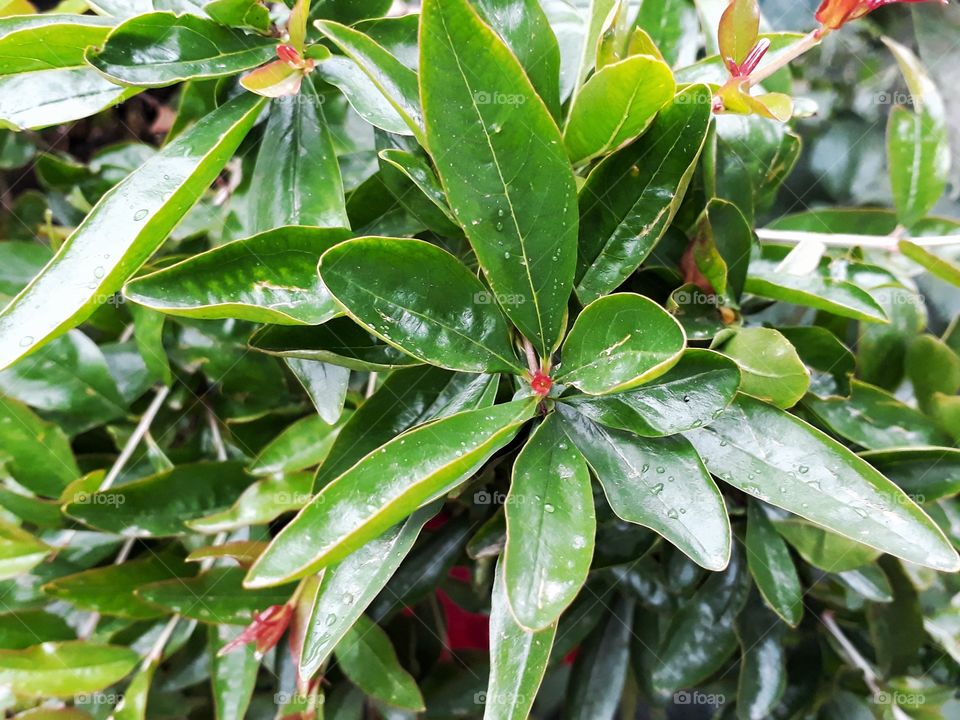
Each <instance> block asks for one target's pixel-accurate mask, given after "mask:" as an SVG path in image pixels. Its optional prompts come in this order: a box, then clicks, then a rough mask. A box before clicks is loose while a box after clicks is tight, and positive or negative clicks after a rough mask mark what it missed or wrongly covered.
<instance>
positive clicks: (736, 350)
mask: <svg viewBox="0 0 960 720" xmlns="http://www.w3.org/2000/svg"><path fill="white" fill-rule="evenodd" d="M722 350H723V354H724V355H726V356H727V357H730V358H733V359H734V360H736V362H737V365H739V366H740V372H741V373H742V375H743V380H742V382H741V383H740V389H741V390H742V391H743V392H745V393H747V394H748V395H753V396H754V397H756V398H760V399H761V400H765V401H766V402H769V403H771V404H773V405H776V406H777V407H779V408H784V409H786V408H789V407H793V406H794V405H796V404H797V403H798V402H799V401H800V398H802V397H803V396H804V394H805V393H806V392H807V388H808V387H810V372H809V371H808V370H807V368H806V367H805V366H804V364H803V361H802V360H800V356H799V355H797V351H796V349H795V348H794V347H793V345H791V344H790V341H789V340H787V339H786V338H785V337H784V336H783V335H781V334H780V333H779V332H777V331H776V330H772V329H770V328H744V329H742V330H738V331H737V334H736V335H734V336H733V337H732V338H730V340H728V341H727V342H725V343H724V344H723V346H722Z"/></svg>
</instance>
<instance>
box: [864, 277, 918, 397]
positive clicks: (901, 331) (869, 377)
mask: <svg viewBox="0 0 960 720" xmlns="http://www.w3.org/2000/svg"><path fill="white" fill-rule="evenodd" d="M870 294H871V295H872V296H873V298H874V299H875V300H876V301H877V303H878V304H879V305H880V306H881V307H882V308H883V311H884V313H886V315H887V318H888V319H889V320H890V322H889V324H885V325H881V324H878V323H861V324H860V332H859V337H858V339H857V377H858V378H859V379H860V380H863V381H864V382H867V383H870V384H871V385H876V386H878V387H880V388H883V389H884V390H889V391H893V390H896V389H897V387H899V386H900V383H901V382H902V381H903V376H904V372H905V367H904V366H905V360H906V354H907V346H908V345H909V343H910V340H912V339H913V337H914V336H915V335H917V333H919V332H921V331H922V330H923V329H924V328H925V327H926V325H927V311H926V307H925V305H924V303H923V300H922V299H921V297H920V295H919V294H918V293H917V292H915V291H913V290H908V289H907V288H905V287H901V286H900V285H892V284H884V285H881V286H880V287H876V288H874V289H872V290H871V291H870Z"/></svg>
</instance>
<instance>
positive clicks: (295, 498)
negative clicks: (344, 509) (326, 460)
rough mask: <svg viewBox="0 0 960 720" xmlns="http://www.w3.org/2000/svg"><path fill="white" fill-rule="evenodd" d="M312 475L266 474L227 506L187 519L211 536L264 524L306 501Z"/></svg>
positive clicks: (199, 530)
mask: <svg viewBox="0 0 960 720" xmlns="http://www.w3.org/2000/svg"><path fill="white" fill-rule="evenodd" d="M312 490H313V477H312V476H311V475H310V473H292V474H287V475H281V476H277V477H268V478H264V479H262V480H257V481H256V482H254V483H253V484H251V485H250V486H249V487H248V488H247V489H246V490H244V491H243V493H242V494H241V495H240V497H238V498H237V500H236V502H234V503H233V505H231V506H230V507H229V508H227V509H225V510H222V511H220V512H215V513H212V514H210V515H204V516H203V517H199V518H196V519H194V520H188V521H187V522H186V525H187V526H188V527H189V528H190V529H191V530H195V531H197V532H201V533H206V534H208V535H213V534H216V533H220V532H228V531H230V530H237V529H238V528H242V527H247V526H248V525H265V524H266V523H269V522H271V521H272V520H274V519H276V518H278V517H279V516H280V515H282V514H283V513H285V512H295V511H297V510H299V509H300V508H302V507H303V506H304V505H306V504H307V503H308V502H310V498H311V497H312V492H311V491H312Z"/></svg>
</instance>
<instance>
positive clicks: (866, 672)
mask: <svg viewBox="0 0 960 720" xmlns="http://www.w3.org/2000/svg"><path fill="white" fill-rule="evenodd" d="M820 619H821V620H822V621H823V624H824V626H826V628H827V630H829V631H830V634H831V635H832V636H833V638H834V639H835V640H836V641H837V643H839V644H840V647H841V648H843V652H844V653H845V654H846V656H847V659H848V660H849V661H850V662H851V663H852V664H853V665H854V667H856V668H857V669H858V670H859V671H860V672H861V673H863V682H864V683H866V685H867V687H868V688H870V690H871V691H872V692H873V694H874V695H877V694H879V693H880V692H881V689H880V685H879V683H878V678H877V673H876V671H875V670H874V669H873V667H872V666H871V665H870V663H869V662H867V659H866V658H865V657H863V655H861V654H860V651H859V650H857V648H856V647H855V646H854V644H853V643H852V642H850V639H849V638H848V637H847V636H846V635H844V634H843V630H841V629H840V626H839V625H837V621H836V620H835V619H834V617H833V613H832V612H831V611H829V610H827V611H825V612H824V613H823V614H822V615H821V616H820Z"/></svg>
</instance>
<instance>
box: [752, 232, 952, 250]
mask: <svg viewBox="0 0 960 720" xmlns="http://www.w3.org/2000/svg"><path fill="white" fill-rule="evenodd" d="M757 236H758V237H759V238H760V240H761V241H763V242H766V243H773V244H776V245H798V244H800V243H801V242H805V241H810V240H818V241H819V242H822V243H823V244H824V245H826V246H828V247H844V248H849V247H864V248H875V249H878V250H889V251H891V252H897V251H898V247H897V243H898V242H899V241H900V240H909V241H910V242H912V243H913V244H915V245H919V246H920V247H925V248H931V247H948V246H951V245H960V235H934V236H929V237H918V238H908V237H901V236H899V235H896V234H894V235H856V234H852V233H818V232H807V231H803V230H768V229H761V230H757Z"/></svg>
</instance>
